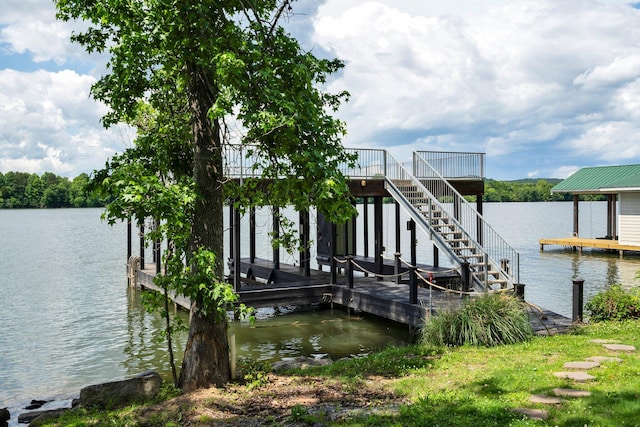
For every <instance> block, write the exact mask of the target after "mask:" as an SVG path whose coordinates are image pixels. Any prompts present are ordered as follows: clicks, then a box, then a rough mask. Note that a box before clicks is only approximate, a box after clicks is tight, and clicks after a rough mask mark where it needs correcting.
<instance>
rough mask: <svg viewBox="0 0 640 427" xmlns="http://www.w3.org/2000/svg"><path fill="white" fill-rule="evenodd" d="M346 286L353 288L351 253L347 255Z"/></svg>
mask: <svg viewBox="0 0 640 427" xmlns="http://www.w3.org/2000/svg"><path fill="white" fill-rule="evenodd" d="M347 286H348V287H349V289H353V255H347Z"/></svg>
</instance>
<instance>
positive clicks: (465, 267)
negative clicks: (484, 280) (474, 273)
mask: <svg viewBox="0 0 640 427" xmlns="http://www.w3.org/2000/svg"><path fill="white" fill-rule="evenodd" d="M460 278H461V279H462V298H466V297H467V294H468V293H469V289H471V286H470V285H471V283H470V280H471V274H470V270H469V263H468V262H463V263H462V264H461V265H460Z"/></svg>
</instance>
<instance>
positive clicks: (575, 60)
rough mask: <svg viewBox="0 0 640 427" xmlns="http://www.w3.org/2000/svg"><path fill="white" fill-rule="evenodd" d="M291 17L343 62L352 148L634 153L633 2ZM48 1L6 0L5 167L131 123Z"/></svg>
mask: <svg viewBox="0 0 640 427" xmlns="http://www.w3.org/2000/svg"><path fill="white" fill-rule="evenodd" d="M293 7H294V9H293V12H294V15H293V16H291V17H290V18H289V20H288V21H287V22H286V26H287V28H288V29H289V30H290V31H291V32H292V34H294V35H295V36H296V37H297V38H298V39H299V40H300V42H301V44H302V46H303V47H304V48H305V49H307V50H311V51H313V52H314V53H316V54H317V55H319V56H325V57H338V58H340V59H342V60H343V61H344V62H345V64H346V65H345V68H344V69H343V70H342V71H341V72H340V73H338V74H337V75H335V76H334V77H333V78H332V79H331V80H330V82H329V83H328V85H327V89H328V90H330V91H338V90H344V89H346V90H348V91H349V92H350V94H351V99H350V101H349V102H348V103H347V104H345V105H343V106H342V108H341V109H340V111H339V113H338V114H337V115H338V117H339V118H340V119H342V120H344V121H345V122H346V124H347V130H348V134H347V136H346V137H345V138H344V141H343V143H344V145H345V146H346V147H356V148H384V149H387V150H388V151H389V152H390V154H391V155H392V156H394V157H395V158H396V159H397V160H399V161H401V162H404V161H407V160H408V159H409V158H410V153H411V152H412V151H413V150H433V151H464V152H482V153H486V173H485V175H486V177H487V178H492V179H500V180H511V179H520V178H565V177H567V176H569V175H570V174H571V173H573V172H574V171H576V170H578V169H579V168H581V167H586V166H600V165H615V164H640V10H639V9H638V7H639V6H638V4H633V3H629V2H628V1H624V0H533V1H521V0H446V1H445V0H442V1H436V0H433V1H431V0H430V1H415V0H377V1H357V0H324V1H318V0H298V1H296V2H294V3H293ZM81 25H82V24H80V23H62V22H58V21H56V19H55V9H54V3H53V0H2V1H1V2H0V172H3V173H6V172H8V171H10V170H12V171H22V172H29V173H38V174H42V173H43V172H45V171H49V172H53V173H55V174H57V175H61V176H68V177H75V176H77V175H79V174H80V173H83V172H84V173H89V174H90V173H91V172H92V171H93V170H95V169H100V168H102V167H103V166H104V165H105V162H106V161H107V160H108V158H109V157H110V156H112V155H113V154H115V153H118V152H122V151H123V150H124V149H125V148H126V147H129V146H131V144H132V141H133V138H134V136H135V133H134V132H133V131H132V130H130V129H127V128H125V127H116V128H112V129H109V130H106V129H104V128H103V127H102V125H101V123H100V118H101V117H102V116H103V115H104V114H105V112H106V111H107V109H106V107H105V106H104V105H102V104H99V103H97V102H96V101H94V100H92V99H91V97H90V96H89V90H90V87H91V85H92V84H93V83H94V82H95V81H96V80H97V79H98V78H99V77H100V76H101V75H102V74H103V73H105V70H106V69H105V64H106V60H107V58H106V57H104V56H97V55H89V54H87V53H85V52H84V51H83V49H82V48H81V47H80V46H78V45H75V44H72V43H71V42H70V41H69V36H70V34H71V32H72V31H73V30H74V29H78V28H81Z"/></svg>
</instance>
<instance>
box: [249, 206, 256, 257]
mask: <svg viewBox="0 0 640 427" xmlns="http://www.w3.org/2000/svg"><path fill="white" fill-rule="evenodd" d="M249 262H250V263H251V264H253V263H255V262H256V208H255V206H251V207H250V208H249Z"/></svg>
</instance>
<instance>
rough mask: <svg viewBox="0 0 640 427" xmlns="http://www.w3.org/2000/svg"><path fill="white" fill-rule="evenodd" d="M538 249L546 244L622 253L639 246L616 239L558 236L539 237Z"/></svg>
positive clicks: (634, 249) (579, 249)
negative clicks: (623, 243) (622, 242)
mask: <svg viewBox="0 0 640 427" xmlns="http://www.w3.org/2000/svg"><path fill="white" fill-rule="evenodd" d="M539 243H540V251H544V247H545V246H548V245H554V246H563V247H565V248H571V249H572V250H577V251H580V252H582V250H583V249H584V248H588V249H603V250H606V251H618V252H620V254H621V255H622V253H623V252H624V251H634V252H637V251H640V246H632V245H621V244H620V243H619V242H618V240H613V239H605V238H602V239H585V238H582V237H559V238H554V239H540V240H539Z"/></svg>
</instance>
